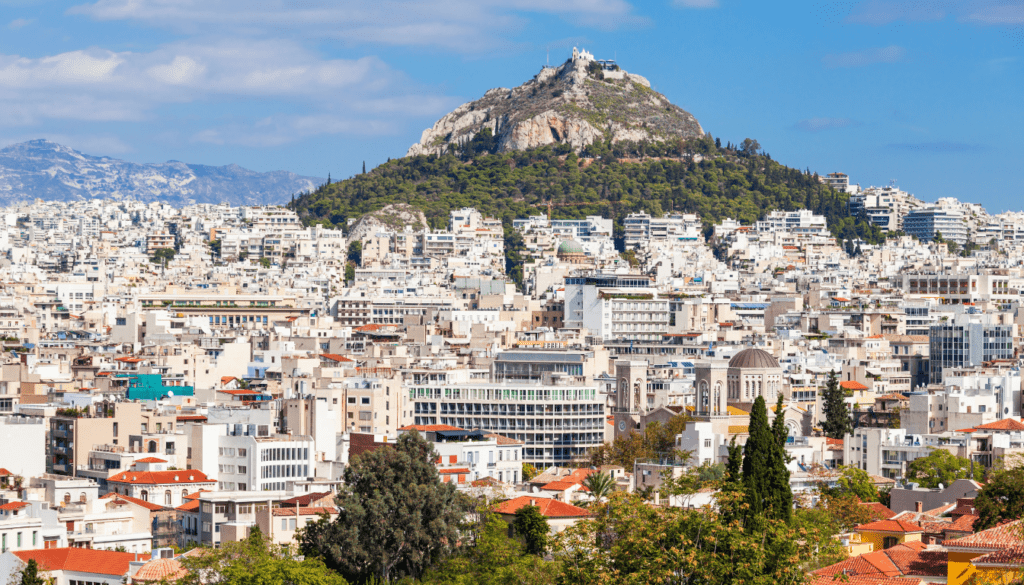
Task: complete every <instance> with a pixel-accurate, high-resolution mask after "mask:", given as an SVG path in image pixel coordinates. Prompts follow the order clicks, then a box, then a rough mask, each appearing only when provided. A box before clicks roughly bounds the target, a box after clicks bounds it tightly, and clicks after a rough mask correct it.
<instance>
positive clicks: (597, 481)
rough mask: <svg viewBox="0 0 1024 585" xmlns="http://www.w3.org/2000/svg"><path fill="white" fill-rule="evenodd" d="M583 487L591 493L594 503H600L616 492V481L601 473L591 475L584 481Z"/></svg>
mask: <svg viewBox="0 0 1024 585" xmlns="http://www.w3.org/2000/svg"><path fill="white" fill-rule="evenodd" d="M583 487H585V488H587V490H589V491H590V495H591V496H594V501H595V502H597V503H600V502H601V500H603V499H605V498H607V497H608V496H609V495H610V494H611V493H612V492H613V491H615V480H613V479H612V476H611V475H609V474H607V473H604V472H602V471H599V472H597V473H591V474H590V475H588V476H587V478H586V479H584V480H583Z"/></svg>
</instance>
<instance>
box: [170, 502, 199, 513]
mask: <svg viewBox="0 0 1024 585" xmlns="http://www.w3.org/2000/svg"><path fill="white" fill-rule="evenodd" d="M198 509H199V500H192V501H190V502H186V503H184V504H182V505H180V506H178V507H177V508H175V510H181V511H182V512H191V511H193V510H198Z"/></svg>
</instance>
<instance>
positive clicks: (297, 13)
mask: <svg viewBox="0 0 1024 585" xmlns="http://www.w3.org/2000/svg"><path fill="white" fill-rule="evenodd" d="M691 1H693V0H691ZM696 1H701V0H696ZM704 1H706V0H704ZM68 12H69V13H71V14H83V15H86V16H89V17H91V18H94V19H96V20H133V21H140V22H145V23H147V24H149V25H152V26H158V27H162V28H171V29H174V30H178V31H182V32H185V33H190V34H195V33H202V32H206V33H210V34H218V35H224V34H232V33H240V34H245V35H253V34H264V33H267V34H275V33H276V32H280V31H282V30H293V31H299V32H301V33H302V34H303V35H304V36H306V37H311V38H328V39H335V40H340V41H343V42H347V43H373V44H380V45H394V46H433V47H440V48H444V49H449V50H455V51H461V52H467V53H478V52H486V51H490V50H493V49H494V48H496V47H500V46H503V45H504V44H505V43H506V39H507V38H509V37H510V36H514V35H515V34H516V33H517V32H519V31H521V30H523V29H524V28H525V27H526V26H527V25H528V22H527V21H526V20H525V18H524V17H523V14H529V13H538V14H553V15H556V16H559V17H562V18H564V19H566V20H569V21H571V22H573V23H578V24H581V25H584V26H593V27H597V28H604V29H615V28H620V27H625V26H634V25H638V24H643V23H644V22H645V20H644V19H643V18H641V17H638V16H636V15H634V14H633V7H632V6H631V5H630V4H629V3H628V2H626V1H625V0H511V1H509V0H383V1H379V2H366V1H363V0H307V1H305V2H302V3H301V4H297V3H294V2H290V1H288V0H268V1H266V2H259V3H253V2H248V1H242V0H98V1H96V2H92V3H87V4H81V5H78V6H74V7H72V8H70V9H69V10H68Z"/></svg>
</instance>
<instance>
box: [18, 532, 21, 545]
mask: <svg viewBox="0 0 1024 585" xmlns="http://www.w3.org/2000/svg"><path fill="white" fill-rule="evenodd" d="M18 548H21V533H20V532H19V533H18Z"/></svg>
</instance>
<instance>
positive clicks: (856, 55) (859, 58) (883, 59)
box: [821, 45, 907, 69]
mask: <svg viewBox="0 0 1024 585" xmlns="http://www.w3.org/2000/svg"><path fill="white" fill-rule="evenodd" d="M906 54H907V50H906V49H904V48H903V47H899V46H896V45H892V46H889V47H881V48H877V49H865V50H863V51H853V52H850V53H839V54H837V55H825V56H824V57H822V59H821V62H822V63H824V64H825V67H827V68H829V69H835V68H838V67H864V66H866V65H874V64H875V63H897V62H899V61H902V60H903V59H904V57H906Z"/></svg>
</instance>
